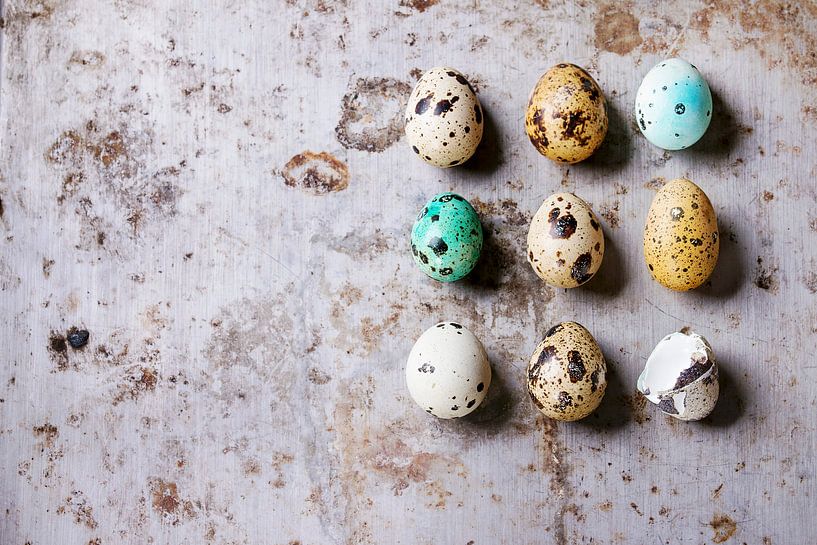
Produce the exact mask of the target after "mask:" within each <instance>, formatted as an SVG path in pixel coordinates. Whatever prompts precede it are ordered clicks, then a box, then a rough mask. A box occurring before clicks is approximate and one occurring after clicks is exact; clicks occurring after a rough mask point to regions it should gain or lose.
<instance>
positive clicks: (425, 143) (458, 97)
mask: <svg viewBox="0 0 817 545" xmlns="http://www.w3.org/2000/svg"><path fill="white" fill-rule="evenodd" d="M482 126H483V119H482V106H480V103H479V99H478V98H477V94H476V92H474V89H473V87H471V84H470V83H468V80H467V79H465V76H463V75H462V74H460V73H459V72H457V71H456V70H454V69H453V68H432V69H431V70H428V71H426V72H425V73H424V74H423V76H422V77H421V78H420V81H418V82H417V86H416V87H415V88H414V91H412V93H411V96H410V97H409V101H408V106H407V107H406V137H407V139H408V142H409V145H411V149H412V150H413V151H414V153H416V154H417V155H419V156H420V157H421V158H422V159H423V161H425V162H426V163H429V164H431V165H434V166H437V167H442V168H448V167H453V166H456V165H461V164H462V163H464V162H465V161H467V160H468V159H470V158H471V156H472V155H473V154H474V152H475V151H476V150H477V146H479V142H480V140H482Z"/></svg>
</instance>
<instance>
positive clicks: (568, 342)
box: [528, 322, 607, 421]
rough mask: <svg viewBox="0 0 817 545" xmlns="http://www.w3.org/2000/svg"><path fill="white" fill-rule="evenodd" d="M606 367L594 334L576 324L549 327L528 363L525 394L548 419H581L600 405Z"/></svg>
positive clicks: (605, 377)
mask: <svg viewBox="0 0 817 545" xmlns="http://www.w3.org/2000/svg"><path fill="white" fill-rule="evenodd" d="M606 388H607V364H606V363H605V361H604V355H602V353H601V348H599V345H598V344H597V343H596V340H595V339H594V338H593V335H591V334H590V332H589V331H587V330H586V329H585V328H584V327H582V326H581V325H580V324H577V323H576V322H562V323H560V324H557V325H555V326H553V327H552V328H550V330H549V331H548V332H547V334H546V335H545V338H544V340H543V341H542V342H541V343H539V346H537V347H536V350H535V351H534V352H533V355H532V356H531V358H530V363H528V393H529V394H530V398H531V400H532V401H533V404H534V405H536V407H537V408H538V409H539V410H540V411H541V412H542V414H544V415H545V416H547V417H549V418H555V419H556V420H566V421H572V420H580V419H582V418H584V417H586V416H587V415H589V414H590V413H592V412H593V411H595V410H596V408H597V407H598V406H599V403H601V399H602V398H603V397H604V391H605V389H606Z"/></svg>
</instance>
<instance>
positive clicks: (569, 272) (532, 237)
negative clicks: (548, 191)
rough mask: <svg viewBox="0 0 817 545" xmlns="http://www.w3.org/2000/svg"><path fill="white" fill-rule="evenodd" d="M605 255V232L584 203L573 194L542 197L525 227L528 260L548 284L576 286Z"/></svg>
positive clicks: (561, 286) (596, 266)
mask: <svg viewBox="0 0 817 545" xmlns="http://www.w3.org/2000/svg"><path fill="white" fill-rule="evenodd" d="M603 257H604V232H603V231H602V229H601V224H600V222H599V218H598V217H597V216H596V214H595V213H594V212H593V209H591V208H590V205H588V204H587V203H586V202H584V201H583V200H581V199H580V198H579V197H577V196H576V195H574V194H572V193H555V194H553V195H551V196H550V197H548V198H547V199H545V202H543V203H542V206H540V207H539V210H538V211H537V212H536V215H534V216H533V219H532V220H531V222H530V228H529V229H528V263H530V266H531V267H533V270H534V272H536V274H537V275H538V276H539V278H541V279H542V280H544V281H545V282H546V283H548V284H550V285H551V286H556V287H559V288H575V287H577V286H581V285H582V284H584V283H585V282H587V281H588V280H590V279H591V278H592V277H593V275H594V274H596V271H598V270H599V267H601V260H602V258H603Z"/></svg>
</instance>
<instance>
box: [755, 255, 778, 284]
mask: <svg viewBox="0 0 817 545" xmlns="http://www.w3.org/2000/svg"><path fill="white" fill-rule="evenodd" d="M754 283H755V286H757V287H758V288H760V289H762V290H766V291H768V292H770V293H777V291H778V289H779V288H780V283H779V281H778V279H777V267H776V266H771V267H767V266H765V265H763V258H762V257H760V256H758V258H757V267H756V268H755V280H754Z"/></svg>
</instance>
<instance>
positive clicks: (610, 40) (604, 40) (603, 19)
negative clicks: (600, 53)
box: [594, 4, 643, 55]
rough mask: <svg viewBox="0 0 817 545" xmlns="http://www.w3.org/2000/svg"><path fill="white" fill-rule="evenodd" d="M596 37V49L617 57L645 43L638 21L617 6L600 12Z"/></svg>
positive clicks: (606, 7) (612, 5)
mask: <svg viewBox="0 0 817 545" xmlns="http://www.w3.org/2000/svg"><path fill="white" fill-rule="evenodd" d="M595 35H596V37H595V41H594V43H595V46H596V48H598V49H601V50H604V51H609V52H610V53H616V54H617V55H626V54H627V53H629V52H630V51H632V50H633V49H635V48H636V47H638V46H639V45H641V43H642V42H643V40H642V38H641V34H639V32H638V19H637V18H636V17H635V15H633V14H632V13H630V12H629V11H626V10H625V9H623V6H620V5H617V4H610V5H606V6H604V7H602V8H601V9H600V10H599V12H598V14H597V15H596V26H595Z"/></svg>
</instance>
